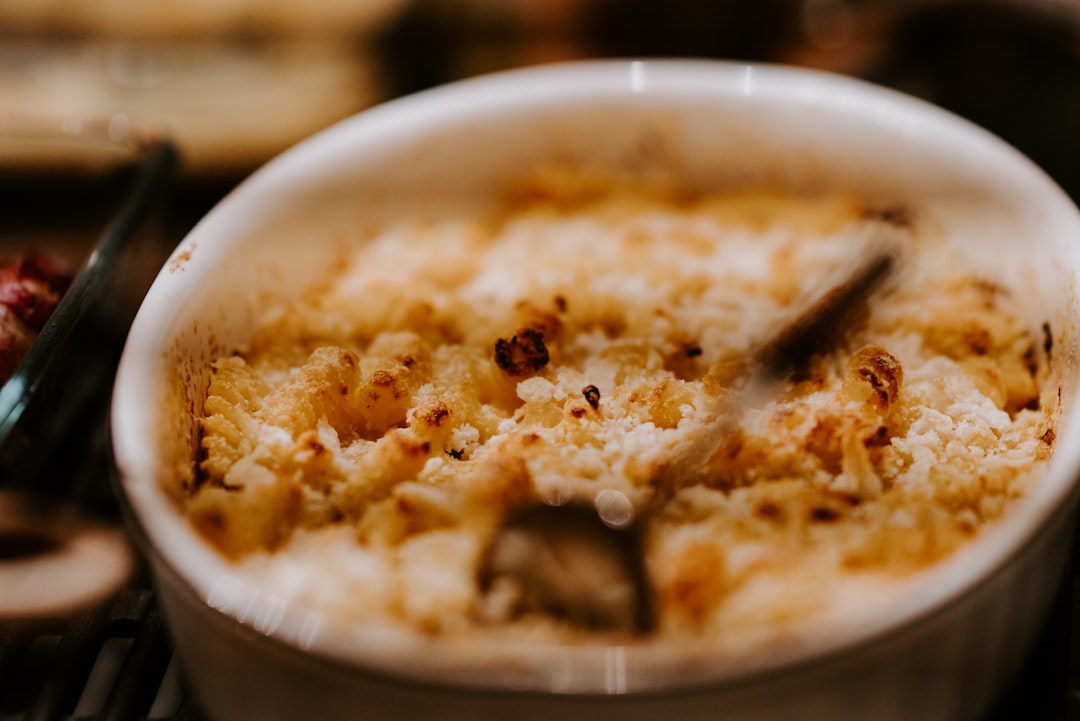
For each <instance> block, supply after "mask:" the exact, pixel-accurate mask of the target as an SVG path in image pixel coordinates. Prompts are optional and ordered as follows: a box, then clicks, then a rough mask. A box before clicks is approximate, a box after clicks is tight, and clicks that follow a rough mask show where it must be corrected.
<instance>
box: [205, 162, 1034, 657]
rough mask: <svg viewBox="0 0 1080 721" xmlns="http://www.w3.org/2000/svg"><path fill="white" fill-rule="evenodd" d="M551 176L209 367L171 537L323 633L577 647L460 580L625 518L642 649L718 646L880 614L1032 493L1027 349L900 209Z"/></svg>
mask: <svg viewBox="0 0 1080 721" xmlns="http://www.w3.org/2000/svg"><path fill="white" fill-rule="evenodd" d="M568 178H570V176H560V175H558V174H546V175H542V176H540V177H539V178H534V179H533V180H532V181H531V184H527V185H523V188H526V190H527V192H521V193H519V194H518V195H516V196H515V201H514V203H513V204H512V206H511V207H510V208H509V209H508V210H507V211H506V213H505V214H504V215H502V216H500V217H499V218H497V219H496V220H494V221H493V220H492V219H491V218H483V219H479V218H478V219H469V218H463V219H458V220H453V221H440V222H430V223H419V222H418V223H416V224H413V225H403V226H400V227H394V228H388V229H385V230H384V231H383V232H381V234H379V235H377V236H376V237H374V238H372V239H371V242H370V243H369V244H367V245H365V246H364V247H362V248H358V249H357V251H356V254H355V256H354V257H353V258H352V260H351V261H350V263H349V264H348V266H347V267H345V268H344V269H342V270H341V271H340V272H339V273H338V274H336V275H335V276H334V277H332V278H329V279H327V281H326V282H325V284H324V285H322V286H320V287H319V288H317V289H315V290H313V291H312V292H311V293H310V294H309V295H308V296H306V297H305V298H304V299H303V300H302V301H301V302H298V303H297V304H296V305H294V306H291V307H289V308H287V309H285V310H284V311H283V312H278V313H275V314H274V316H273V318H272V320H269V321H268V323H267V325H265V326H264V327H262V328H260V329H259V330H258V332H257V333H256V334H255V336H254V338H253V339H252V341H251V343H250V345H249V346H248V347H246V348H244V349H242V350H241V351H239V352H237V353H235V354H232V355H229V356H226V357H222V358H220V359H218V360H217V361H216V362H215V363H214V365H213V377H212V380H211V383H210V386H209V389H208V392H207V396H206V400H205V410H206V415H205V418H203V419H202V421H201V430H202V449H203V452H204V456H203V458H202V461H201V465H200V476H199V482H198V484H197V486H196V488H194V489H193V491H192V493H191V494H190V496H189V497H188V498H187V499H186V501H185V502H186V508H185V511H186V513H187V515H188V517H189V518H190V520H191V522H192V523H193V524H194V526H195V527H196V528H197V529H198V530H199V531H200V532H201V533H202V534H203V535H204V536H205V537H206V538H208V539H209V540H210V541H211V542H212V543H213V544H214V545H215V546H216V547H217V548H218V549H220V551H221V552H222V553H223V554H224V555H225V556H227V557H228V558H230V559H233V560H234V561H235V562H236V563H237V564H238V565H239V566H240V567H241V568H243V569H244V570H245V571H246V572H248V573H250V574H252V575H253V576H255V577H257V578H260V579H263V580H265V581H266V582H268V583H271V584H274V587H275V588H276V589H277V590H278V592H279V594H280V595H281V596H282V597H284V598H288V599H290V600H292V601H295V602H298V603H303V604H307V605H310V606H312V607H315V608H318V609H320V610H322V611H325V612H327V613H329V614H331V615H333V616H335V617H338V618H341V619H344V620H346V621H350V620H356V621H372V620H374V621H379V622H387V623H399V624H402V625H404V626H407V627H411V628H414V629H416V630H418V631H420V632H422V633H425V634H433V635H453V634H477V633H487V634H491V635H492V636H499V635H511V636H513V635H517V636H521V637H536V638H540V639H548V640H559V641H574V640H580V634H581V632H580V631H579V630H577V629H575V628H573V627H571V626H569V625H566V624H563V623H560V621H559V620H558V619H551V618H546V617H543V616H540V615H535V614H530V613H529V612H528V610H527V609H524V604H522V603H521V602H520V601H521V599H515V597H514V590H513V589H509V590H507V589H501V590H500V592H499V595H498V597H497V598H496V597H495V595H494V594H486V595H485V594H484V593H483V592H482V591H481V588H480V584H478V582H477V567H478V563H479V562H480V558H481V557H482V555H483V553H484V550H485V548H486V547H487V546H488V544H489V543H490V541H491V539H492V537H493V536H494V534H495V533H496V532H497V529H498V528H499V525H500V523H502V522H503V521H504V520H505V519H506V518H507V517H509V516H510V515H512V514H513V513H515V512H516V511H518V510H520V509H522V508H523V507H525V506H527V505H528V504H530V503H535V502H549V503H561V502H565V501H567V500H571V499H573V500H577V501H582V500H583V501H586V502H590V501H592V500H593V499H595V498H596V497H597V495H598V494H600V493H605V494H608V496H609V497H611V496H612V494H621V499H622V501H623V502H625V503H627V504H628V506H627V507H628V508H632V509H633V511H634V512H635V513H637V514H638V517H639V520H640V521H641V523H642V524H643V549H644V567H645V571H646V574H647V577H648V582H649V586H650V589H651V593H652V596H653V597H652V599H651V602H652V605H653V609H654V613H655V616H656V628H655V631H654V633H655V634H656V635H657V636H659V637H663V638H674V639H677V638H681V637H702V636H705V637H709V636H712V637H715V638H716V639H718V643H723V644H728V645H730V646H731V647H732V648H735V647H738V646H740V644H741V645H742V647H747V646H750V645H752V644H753V643H756V642H757V640H760V639H762V638H769V637H773V636H775V635H776V634H777V633H780V632H782V630H783V629H786V628H791V627H793V626H795V625H797V624H799V623H807V622H809V621H811V620H812V619H814V618H816V617H818V616H820V615H821V614H823V613H825V612H826V611H827V610H828V609H829V608H831V607H835V605H836V604H838V603H840V602H841V601H844V600H850V599H851V598H854V597H863V596H865V595H866V594H868V593H870V594H872V593H879V594H886V593H889V589H893V588H896V587H897V584H902V583H903V582H904V581H905V580H906V579H910V578H911V576H912V575H913V574H916V573H919V572H920V571H923V570H925V569H927V568H928V567H930V566H932V565H933V564H935V563H936V562H938V561H940V560H941V559H943V558H945V557H947V556H948V555H950V554H952V553H953V552H954V551H956V549H958V548H959V547H961V546H962V545H963V544H965V543H967V542H969V541H970V539H972V538H973V537H975V536H976V535H977V534H979V533H982V532H984V529H986V528H987V527H988V526H990V525H992V524H993V522H994V521H995V520H997V519H999V518H1000V517H1001V516H1002V515H1003V514H1005V513H1007V512H1008V509H1009V508H1010V506H1011V505H1012V504H1013V503H1014V502H1015V501H1016V499H1018V498H1019V497H1021V496H1023V495H1024V494H1025V492H1026V491H1027V490H1028V489H1029V488H1030V487H1031V485H1032V484H1033V483H1035V482H1037V481H1038V479H1039V477H1040V474H1041V472H1042V468H1043V464H1044V463H1045V461H1046V460H1047V458H1048V456H1049V452H1050V449H1051V446H1052V444H1053V439H1054V431H1053V426H1052V422H1051V418H1050V414H1049V412H1048V410H1047V408H1048V406H1049V405H1050V404H1049V403H1048V402H1044V401H1043V400H1042V399H1041V398H1040V393H1041V391H1042V388H1041V386H1042V384H1043V382H1044V380H1045V378H1046V375H1047V372H1048V369H1047V358H1046V355H1047V352H1048V351H1049V348H1050V346H1051V335H1050V332H1049V328H1048V327H1047V328H1045V329H1043V328H1036V329H1034V330H1033V329H1030V328H1027V327H1026V326H1025V325H1023V324H1022V323H1021V321H1020V320H1019V318H1018V317H1017V316H1016V315H1015V314H1014V312H1013V311H1012V309H1011V306H1012V303H1013V298H1012V297H1011V295H1010V291H1009V289H1008V288H1006V287H1004V286H1002V285H999V284H998V283H996V282H994V281H992V280H991V279H986V278H981V277H976V276H974V275H972V274H970V273H969V272H968V271H967V269H966V268H965V266H964V264H963V263H962V262H961V261H960V260H959V259H957V258H956V257H953V256H951V255H950V254H949V252H948V251H947V250H946V244H943V243H941V242H940V239H939V238H936V237H934V232H933V229H931V228H926V227H923V226H922V225H920V223H919V215H918V209H917V208H905V207H897V208H868V207H865V206H863V205H860V204H859V203H858V202H856V201H854V200H852V199H850V198H846V197H834V196H828V197H804V196H794V195H787V194H784V193H780V192H766V191H761V192H738V193H735V192H732V193H725V194H716V195H707V196H693V195H690V194H686V193H679V192H676V191H674V190H671V189H664V188H660V189H657V188H640V187H633V186H628V185H626V184H621V183H619V182H615V181H611V182H607V183H606V184H603V183H597V182H582V181H581V180H580V179H572V178H571V179H568ZM583 189H584V190H583ZM882 228H885V229H886V230H892V231H899V232H902V233H903V234H904V236H905V244H906V248H905V252H904V254H903V256H902V261H901V266H902V268H901V272H900V273H898V274H897V277H895V278H894V279H893V280H891V281H890V283H889V285H888V286H887V287H886V288H885V289H883V290H882V291H881V292H880V293H878V294H877V295H876V296H874V297H873V298H872V299H871V301H870V303H869V305H868V306H867V307H866V308H865V309H864V310H863V312H861V313H860V314H859V315H858V316H857V317H855V318H853V319H850V320H849V321H848V323H847V325H846V326H845V327H843V328H840V329H837V330H838V336H839V337H838V338H837V339H836V340H835V341H834V342H833V343H832V344H831V345H830V346H829V347H826V348H825V349H824V350H823V351H822V352H820V353H819V354H818V355H815V356H814V357H813V358H812V359H811V360H810V361H809V362H808V363H807V364H806V367H805V368H801V369H800V370H799V372H798V373H796V374H795V375H793V376H792V377H791V378H790V379H789V380H787V381H785V382H783V383H781V384H779V385H778V386H776V387H773V388H771V389H770V392H769V394H768V397H767V398H766V399H765V400H764V402H762V403H757V404H752V405H745V404H742V403H739V402H737V400H738V399H739V398H740V393H739V392H740V390H741V389H742V388H743V386H744V385H745V384H746V383H748V382H749V379H751V378H752V376H753V373H754V368H753V363H752V358H753V353H754V351H755V349H757V348H759V347H761V345H762V344H765V343H767V342H769V340H770V339H771V338H772V337H773V336H774V335H775V333H776V332H777V331H778V330H779V329H780V328H782V327H783V326H784V324H785V323H788V322H790V321H791V319H793V318H795V317H797V316H798V314H799V311H800V309H801V308H802V307H803V306H804V305H805V303H806V301H807V299H808V298H809V297H810V296H811V295H812V293H813V292H815V290H816V289H820V288H821V286H822V284H823V283H826V284H827V282H828V279H829V278H831V277H834V276H835V274H836V273H837V271H838V269H840V268H842V267H843V265H844V263H845V262H846V261H847V260H848V259H850V258H851V256H852V255H853V254H858V252H859V249H860V248H862V247H863V246H864V245H865V244H866V242H867V240H868V238H871V237H872V236H873V235H874V234H875V233H878V232H879V231H881V229H882ZM523 609H524V610H523Z"/></svg>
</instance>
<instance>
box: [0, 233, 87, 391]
mask: <svg viewBox="0 0 1080 721" xmlns="http://www.w3.org/2000/svg"><path fill="white" fill-rule="evenodd" d="M73 276H74V268H73V267H72V265H71V263H70V262H69V261H68V260H67V259H66V258H63V257H61V256H59V255H57V254H55V253H50V252H48V251H44V250H33V251H29V252H27V253H25V254H24V255H22V256H20V257H17V258H9V259H6V260H2V261H0V382H6V381H7V380H8V378H10V377H11V375H12V374H13V373H14V372H15V368H16V367H17V366H18V365H19V362H20V361H22V358H23V356H24V355H25V354H26V351H27V350H28V349H29V348H30V344H31V343H32V342H33V340H34V337H35V336H36V335H37V333H38V331H40V330H41V329H42V327H43V326H44V325H45V322H46V321H47V320H48V319H49V316H51V315H52V313H53V311H54V310H56V305H57V303H59V302H60V297H61V296H62V295H63V294H64V291H65V290H67V288H68V286H69V285H70V284H71V280H72V277H73Z"/></svg>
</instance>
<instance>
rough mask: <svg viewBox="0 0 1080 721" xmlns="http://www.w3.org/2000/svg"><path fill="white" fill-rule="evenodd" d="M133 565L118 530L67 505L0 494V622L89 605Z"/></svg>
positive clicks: (111, 588)
mask: <svg viewBox="0 0 1080 721" xmlns="http://www.w3.org/2000/svg"><path fill="white" fill-rule="evenodd" d="M133 566H134V556H133V554H132V551H131V547H130V546H129V545H128V542H127V539H126V537H125V535H124V533H123V531H122V529H121V528H119V527H118V526H115V525H110V524H108V523H106V522H104V521H101V520H99V519H96V518H94V517H92V516H91V515H90V514H88V513H86V512H85V511H82V510H80V509H78V508H77V507H75V506H74V505H71V504H69V503H64V502H59V503H52V502H47V501H44V500H42V499H34V498H32V497H30V496H28V495H27V494H24V493H16V492H12V491H0V588H2V589H3V593H0V618H21V617H31V616H44V615H51V614H63V613H67V612H70V611H72V610H75V609H78V608H80V607H84V606H87V605H90V604H92V603H94V602H96V601H99V600H101V599H103V598H106V597H108V596H109V595H110V594H112V593H115V592H116V590H117V589H118V588H119V587H120V586H121V585H122V584H123V583H124V582H125V581H126V580H127V579H128V577H129V576H130V575H131V571H132V568H133Z"/></svg>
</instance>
